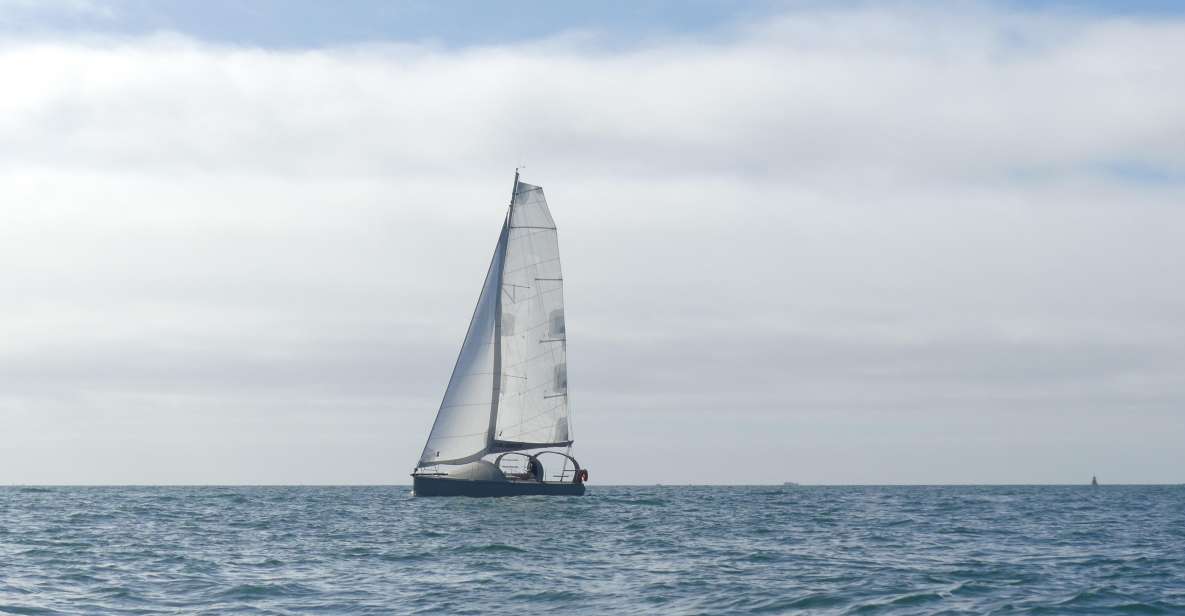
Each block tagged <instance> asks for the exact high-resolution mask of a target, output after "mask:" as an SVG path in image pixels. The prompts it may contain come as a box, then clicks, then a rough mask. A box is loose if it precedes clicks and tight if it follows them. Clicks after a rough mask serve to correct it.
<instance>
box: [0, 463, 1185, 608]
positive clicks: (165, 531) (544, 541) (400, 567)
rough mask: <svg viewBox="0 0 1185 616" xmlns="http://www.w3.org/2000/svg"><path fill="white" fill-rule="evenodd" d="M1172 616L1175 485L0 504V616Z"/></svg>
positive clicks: (202, 494) (240, 493)
mask: <svg viewBox="0 0 1185 616" xmlns="http://www.w3.org/2000/svg"><path fill="white" fill-rule="evenodd" d="M796 611H814V612H821V613H879V612H885V613H933V612H940V611H946V612H951V613H954V612H968V613H981V612H995V613H1027V612H1034V613H1067V614H1069V613H1073V614H1081V613H1112V612H1114V613H1178V612H1180V613H1185V487H1179V486H1162V487H1123V486H1104V487H1101V488H1098V489H1091V488H1089V487H1085V486H1084V487H801V488H780V487H727V488H726V487H693V488H687V487H673V486H672V487H601V486H595V485H594V486H592V487H591V488H590V490H589V495H588V496H585V497H583V498H554V497H552V498H546V497H523V498H513V499H493V500H477V499H416V498H413V497H410V495H409V490H408V488H406V487H362V488H355V487H338V488H335V487H327V488H316V487H244V488H238V487H235V488H219V487H194V488H189V487H143V488H116V487H112V488H22V487H11V488H0V613H15V614H55V613H67V614H76V613H86V614H160V613H168V614H190V613H204V614H225V613H257V614H303V613H329V614H391V613H448V614H511V613H513V614H545V613H560V612H563V613H570V614H603V613H610V612H612V613H661V614H759V613H760V614H766V613H787V612H796Z"/></svg>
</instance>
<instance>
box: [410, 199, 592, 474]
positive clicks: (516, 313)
mask: <svg viewBox="0 0 1185 616" xmlns="http://www.w3.org/2000/svg"><path fill="white" fill-rule="evenodd" d="M571 443H572V434H571V427H570V424H569V414H568V367H567V338H566V328H565V325H564V282H563V275H562V273H561V270H560V252H559V241H558V237H557V235H556V229H555V223H554V222H553V221H552V218H551V212H549V211H548V209H547V200H546V199H544V197H543V189H542V188H540V187H538V186H532V185H530V184H524V183H521V182H519V181H518V180H517V176H516V178H515V190H514V197H513V200H512V201H511V206H510V213H509V214H508V215H507V218H506V222H505V224H504V225H503V227H502V233H501V235H499V237H498V245H497V247H496V248H495V249H494V257H493V259H492V260H491V261H490V269H489V272H488V273H487V274H486V280H485V284H484V285H482V290H481V295H480V296H479V297H478V300H477V308H476V309H474V311H473V318H472V320H471V321H470V323H469V331H468V333H466V335H465V342H464V343H463V344H462V346H461V353H460V355H459V356H458V357H457V364H456V366H455V367H454V368H453V375H452V378H451V379H449V384H448V389H446V390H445V394H444V400H443V401H442V402H441V404H440V410H439V411H437V414H436V422H435V423H434V424H433V425H432V432H431V434H430V435H429V436H428V443H427V444H426V445H425V446H424V451H423V453H421V455H420V462H419V466H427V465H433V464H462V463H465V462H471V461H474V460H477V459H479V458H481V457H482V456H484V455H485V454H487V453H490V452H498V451H512V450H517V449H533V448H541V447H556V446H567V445H570V444H571Z"/></svg>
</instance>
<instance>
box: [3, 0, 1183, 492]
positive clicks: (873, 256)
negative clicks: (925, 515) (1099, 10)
mask: <svg viewBox="0 0 1185 616" xmlns="http://www.w3.org/2000/svg"><path fill="white" fill-rule="evenodd" d="M1179 58H1185V21H1181V20H1168V19H1165V20H1160V21H1150V20H1133V19H1104V18H1095V17H1081V16H1078V17H1070V16H1065V15H1058V14H1040V15H1036V14H1016V13H1006V12H1001V11H998V10H991V9H980V10H977V11H974V12H972V13H967V14H963V15H960V16H952V15H945V14H940V13H936V12H931V11H928V10H907V9H899V10H897V11H886V10H843V11H823V10H806V11H799V12H792V13H789V14H787V15H784V16H782V17H780V18H778V19H776V20H772V21H769V22H767V23H762V24H753V25H751V26H750V27H748V28H746V29H744V30H742V31H741V32H740V33H739V34H738V36H737V37H735V38H734V39H730V40H728V41H724V42H720V41H717V42H710V43H709V42H703V41H697V40H694V39H675V40H666V41H659V42H654V43H651V44H646V45H642V46H639V47H635V48H630V49H625V50H621V49H616V50H600V49H597V48H596V47H595V46H591V45H589V44H588V43H587V41H583V40H577V41H576V42H573V41H572V40H571V39H567V38H563V37H560V38H557V39H555V40H552V41H543V42H539V43H534V44H528V45H519V46H506V47H486V48H470V49H461V50H440V49H434V48H428V47H415V46H403V45H390V46H363V47H352V48H334V49H319V50H305V51H272V50H262V49H251V48H237V47H226V46H217V45H210V44H205V43H202V42H199V41H194V40H190V39H186V38H183V37H177V36H172V35H160V36H154V37H149V38H135V39H106V40H102V41H97V40H96V41H91V42H89V43H77V42H70V41H54V40H45V39H42V40H39V41H25V40H13V41H9V42H7V43H3V44H0V75H4V77H5V85H4V95H3V96H0V296H3V297H4V298H6V299H5V301H4V302H3V303H2V304H0V339H3V340H4V345H3V346H2V347H0V381H2V382H3V383H4V384H5V386H4V389H3V392H4V393H3V394H0V417H2V418H5V419H6V421H7V423H8V425H7V426H6V430H5V431H4V435H3V436H0V442H3V443H4V446H3V447H0V468H4V469H6V471H5V473H4V474H0V481H34V482H35V481H61V482H80V481H83V482H85V481H96V482H135V481H154V482H169V481H187V482H190V481H225V482H235V481H267V482H289V481H292V482H301V481H308V482H349V481H358V482H382V481H400V480H402V475H401V474H400V473H401V470H400V469H403V468H405V467H409V466H410V465H411V464H412V462H413V458H414V455H415V452H418V450H419V447H420V445H421V443H422V439H423V438H424V437H425V436H426V430H427V427H428V425H429V424H430V422H431V415H432V413H433V411H434V410H435V404H436V403H437V401H438V398H439V395H440V393H441V391H442V388H443V386H444V382H445V380H446V379H447V377H448V374H447V372H448V370H449V369H450V368H451V366H452V358H453V354H454V353H455V351H456V346H457V345H458V344H459V342H460V337H461V334H462V333H463V329H464V327H465V324H466V322H467V319H468V315H469V312H470V310H471V309H472V302H473V301H474V300H475V295H476V293H477V290H478V286H479V283H480V279H481V276H482V275H483V274H484V268H485V264H486V261H487V260H488V257H489V252H490V250H491V249H492V244H493V241H494V236H495V234H496V231H497V226H498V224H499V220H500V216H501V214H502V211H501V207H502V204H503V203H504V201H505V197H506V193H507V192H508V190H509V186H508V184H509V178H510V172H511V169H512V167H513V166H514V165H515V164H518V163H521V162H526V163H527V164H528V168H527V170H526V177H527V178H528V180H529V181H532V182H538V183H541V184H543V185H544V186H545V187H546V188H547V190H548V195H549V198H550V200H551V201H552V204H553V209H554V210H555V214H556V218H557V220H558V221H559V223H560V227H561V238H562V239H561V242H562V244H563V251H564V255H565V259H566V262H565V266H566V268H567V270H568V272H567V279H568V281H569V284H568V285H567V286H568V289H567V291H568V300H569V307H570V311H571V315H570V322H571V323H570V329H571V331H572V339H573V340H572V344H571V353H572V370H571V379H572V380H571V382H572V386H573V391H574V393H575V396H574V400H575V403H576V404H577V412H578V413H579V415H578V417H577V420H576V421H577V422H578V423H577V430H578V431H579V434H578V436H579V439H580V442H579V447H580V452H581V458H582V461H583V462H585V463H586V464H589V465H590V466H592V467H593V468H594V469H600V472H599V473H598V477H599V478H600V479H601V480H604V481H617V482H628V481H635V480H636V481H666V482H674V481H729V480H737V476H736V475H735V474H734V472H735V468H733V467H732V466H731V465H729V464H726V463H722V462H721V461H722V460H735V461H736V462H737V463H738V464H742V465H743V467H744V468H745V473H746V474H745V475H744V477H743V478H742V479H741V480H744V481H781V480H783V479H798V480H803V481H868V482H875V481H1032V480H1038V479H1041V480H1054V481H1056V480H1079V479H1082V478H1083V477H1086V476H1088V475H1090V474H1092V473H1095V472H1098V473H1103V472H1104V471H1103V470H1101V469H1098V468H1096V466H1097V465H1098V464H1100V460H1099V459H1096V458H1092V457H1091V456H1092V452H1098V451H1106V452H1109V453H1108V454H1107V455H1106V456H1104V457H1105V458H1106V459H1105V460H1103V461H1102V462H1106V463H1107V464H1108V465H1109V469H1113V470H1111V472H1108V474H1107V475H1108V477H1111V478H1112V479H1111V480H1112V481H1114V480H1122V479H1128V480H1176V478H1175V477H1173V476H1171V475H1170V474H1169V472H1170V471H1168V470H1167V469H1170V468H1180V467H1181V466H1182V464H1181V463H1182V462H1185V459H1182V458H1181V456H1182V453H1181V452H1180V451H1178V449H1179V448H1176V447H1172V446H1170V445H1169V444H1170V443H1175V442H1179V441H1181V440H1182V437H1185V421H1183V420H1182V419H1181V417H1180V411H1179V409H1180V407H1181V405H1182V403H1185V382H1183V381H1182V379H1181V378H1180V376H1179V375H1180V374H1183V373H1185V372H1183V371H1182V368H1185V353H1183V351H1182V349H1183V342H1185V340H1182V337H1183V335H1182V332H1183V331H1185V327H1183V326H1185V323H1182V318H1183V317H1182V316H1181V315H1182V314H1185V312H1183V310H1182V309H1183V308H1185V291H1182V290H1181V288H1180V287H1179V285H1175V284H1174V281H1175V278H1176V277H1178V276H1177V272H1178V271H1179V270H1180V269H1181V266H1182V265H1183V264H1185V247H1182V245H1181V243H1180V241H1179V236H1180V232H1179V229H1181V228H1182V224H1183V223H1185V211H1182V210H1181V207H1180V204H1181V203H1182V197H1183V196H1185V182H1183V181H1182V174H1183V172H1185V81H1182V80H1181V79H1180V75H1181V72H1182V68H1183V67H1182V64H1181V60H1179ZM1130 166H1136V167H1138V168H1140V169H1150V170H1153V171H1155V172H1156V173H1155V174H1157V175H1159V176H1162V177H1164V178H1167V180H1165V179H1162V180H1157V181H1148V180H1143V179H1140V178H1139V177H1132V176H1130V175H1128V174H1125V173H1124V172H1123V169H1124V168H1127V167H1130ZM722 415H723V416H724V417H725V418H722V417H721V416H722ZM1018 418H1021V419H1023V421H1024V422H1025V423H1027V424H1031V425H1032V426H1034V429H1033V431H1032V432H1031V434H1030V437H1029V438H1026V439H1014V438H1012V437H1013V436H1014V435H1015V433H1016V431H1017V427H1016V423H1015V422H1017V421H1018ZM1117 424H1118V425H1122V427H1123V430H1124V432H1123V434H1124V437H1123V439H1119V441H1116V440H1114V439H1113V436H1114V435H1115V429H1114V426H1115V425H1117ZM936 426H940V427H943V429H936V428H935V427H936ZM376 434H379V435H383V436H382V437H381V438H380V437H377V436H376ZM878 434H883V435H885V438H884V439H877V438H875V437H876V435H878ZM1066 438H1070V439H1071V440H1072V441H1073V446H1072V447H1071V446H1065V444H1064V442H1065V439H1066ZM111 439H117V440H118V441H119V442H120V443H121V445H120V446H119V447H118V448H115V449H114V450H113V449H112V447H111V445H110V442H111ZM1125 439H1126V440H1125ZM655 441H662V442H664V444H663V445H662V446H661V447H660V448H659V450H660V451H665V452H668V453H669V456H670V459H668V460H666V461H665V462H664V463H662V464H657V465H654V464H653V460H652V457H653V454H652V453H650V450H648V449H647V448H648V447H650V446H653V444H654V442H655ZM936 441H939V442H936ZM253 443H254V444H253ZM359 443H362V444H361V445H360V444H359ZM1117 443H1118V444H1117ZM162 444H166V445H167V447H168V449H169V450H170V451H172V452H188V453H187V454H186V455H172V454H170V455H164V454H161V453H160V449H161V446H162ZM207 447H208V448H211V449H209V450H208V451H215V452H218V457H219V459H220V460H222V462H219V463H218V464H215V463H214V462H212V461H211V460H210V459H209V458H210V456H209V455H202V452H203V451H207V449H206V448H207ZM1003 447H1008V448H1011V449H1012V450H1013V451H1011V452H1004V451H1003V450H1002V449H1001V448H1003ZM926 448H933V450H934V452H935V453H934V455H935V456H938V457H942V458H944V459H943V461H942V463H941V464H938V463H934V462H933V461H932V459H929V458H926V457H924V456H921V457H918V456H914V457H908V456H903V455H901V451H902V450H911V451H917V450H925V449H926ZM709 449H711V450H713V451H716V452H717V453H715V454H711V455H705V452H706V451H707V450H709ZM1136 449H1139V455H1136ZM63 451H75V452H91V453H92V454H93V455H92V456H91V458H89V459H88V460H87V461H86V464H80V460H78V459H76V458H75V457H71V456H62V455H61V452H63ZM957 452H962V453H964V454H965V455H966V459H965V460H962V461H957V460H956V461H950V460H947V459H945V458H946V457H948V456H949V455H954V454H955V453H957ZM316 453H319V454H320V455H315V454H316ZM79 455H83V454H79ZM310 455H313V456H314V458H315V459H317V460H320V461H321V464H318V465H315V466H310V465H308V464H306V461H307V460H308V459H309V457H310ZM162 456H163V457H162ZM785 456H789V457H788V458H786V457H785ZM907 458H908V459H907ZM146 460H158V462H159V463H154V464H150V465H146V464H144V461H146ZM228 460H229V461H234V462H235V463H231V462H227V461H228ZM893 460H902V462H901V463H900V464H895V463H894V462H892V461H893ZM224 462H225V463H224ZM149 466H150V467H151V468H149ZM244 467H249V468H250V469H251V471H250V472H249V473H247V472H245V471H243V470H242V468H244ZM1038 467H1039V468H1038ZM787 473H789V474H790V475H791V476H790V477H787V476H786V474H787Z"/></svg>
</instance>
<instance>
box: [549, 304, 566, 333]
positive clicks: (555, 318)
mask: <svg viewBox="0 0 1185 616" xmlns="http://www.w3.org/2000/svg"><path fill="white" fill-rule="evenodd" d="M550 321H551V330H550V334H551V337H552V338H563V337H564V311H563V310H562V309H557V310H552V311H551V319H550Z"/></svg>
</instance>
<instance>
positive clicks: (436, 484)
mask: <svg viewBox="0 0 1185 616" xmlns="http://www.w3.org/2000/svg"><path fill="white" fill-rule="evenodd" d="M412 482H413V489H414V490H415V495H416V496H584V484H583V483H540V482H537V481H478V480H473V479H448V478H444V477H423V476H416V477H413V478H412Z"/></svg>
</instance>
